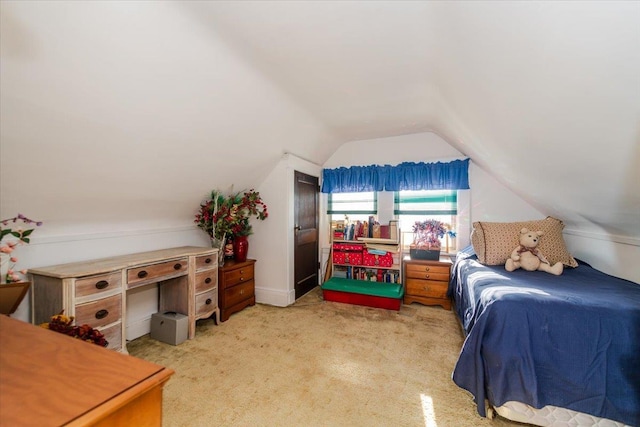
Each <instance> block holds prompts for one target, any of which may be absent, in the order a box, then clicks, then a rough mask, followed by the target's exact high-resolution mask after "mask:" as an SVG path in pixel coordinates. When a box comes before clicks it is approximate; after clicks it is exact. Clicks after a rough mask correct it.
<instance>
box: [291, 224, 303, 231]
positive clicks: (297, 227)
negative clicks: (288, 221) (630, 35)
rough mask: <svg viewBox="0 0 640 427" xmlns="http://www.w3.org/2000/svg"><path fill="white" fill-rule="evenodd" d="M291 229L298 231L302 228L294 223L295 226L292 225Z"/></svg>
mask: <svg viewBox="0 0 640 427" xmlns="http://www.w3.org/2000/svg"><path fill="white" fill-rule="evenodd" d="M293 229H294V230H295V231H300V230H302V227H300V226H299V225H296V226H295V227H293Z"/></svg>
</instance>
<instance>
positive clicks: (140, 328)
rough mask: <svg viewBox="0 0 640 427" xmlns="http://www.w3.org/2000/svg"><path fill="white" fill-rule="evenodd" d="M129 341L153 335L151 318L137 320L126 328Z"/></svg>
mask: <svg viewBox="0 0 640 427" xmlns="http://www.w3.org/2000/svg"><path fill="white" fill-rule="evenodd" d="M125 329H126V335H127V341H131V340H135V339H136V338H140V337H141V336H143V335H147V334H149V333H151V316H149V317H145V318H143V319H139V320H136V321H135V322H132V323H130V324H128V325H127V326H126V328H125Z"/></svg>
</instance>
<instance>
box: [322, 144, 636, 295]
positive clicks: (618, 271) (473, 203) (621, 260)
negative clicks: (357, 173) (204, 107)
mask: <svg viewBox="0 0 640 427" xmlns="http://www.w3.org/2000/svg"><path fill="white" fill-rule="evenodd" d="M464 157H465V156H464V154H463V153H460V152H459V151H458V150H456V149H455V148H453V147H452V146H451V145H449V144H448V143H447V142H446V141H445V140H444V139H443V138H441V137H440V136H438V135H437V134H435V133H431V132H426V133H420V134H413V135H404V136H398V137H392V138H379V139H370V140H363V141H353V142H349V143H346V144H344V145H343V146H341V147H340V148H339V149H338V150H336V152H335V153H334V154H333V155H332V156H331V157H330V158H329V160H327V162H326V163H325V164H324V167H325V168H336V167H340V166H345V167H349V166H354V165H359V166H363V165H371V164H392V165H393V164H398V163H401V162H405V161H413V162H421V161H422V162H434V161H446V160H450V159H454V158H464ZM492 172H493V171H486V170H484V169H482V168H481V167H479V166H478V165H477V164H475V163H474V162H473V161H472V162H471V163H470V167H469V184H470V187H471V198H470V206H469V207H468V208H462V207H461V211H460V214H461V215H463V216H468V217H469V222H471V223H473V222H474V221H505V222H508V221H524V220H530V219H542V218H545V217H546V216H547V215H548V214H546V213H544V212H541V211H539V210H538V209H536V208H534V207H533V206H532V205H530V204H529V203H528V202H527V201H525V200H523V199H522V198H521V197H519V196H518V195H516V194H515V193H514V192H513V191H511V190H510V189H508V188H507V187H506V186H505V185H503V184H502V183H501V182H499V181H498V180H497V179H496V178H495V177H494V176H493V175H492ZM322 200H323V204H324V206H323V210H324V211H326V200H327V198H326V195H323V199H322ZM558 209H561V207H558ZM322 216H324V217H326V215H322ZM559 219H563V218H559ZM469 232H470V230H469ZM321 238H322V243H321V245H322V248H323V254H324V257H323V262H324V261H325V260H326V257H327V253H328V246H329V238H328V235H327V233H321ZM464 238H465V236H464V231H463V230H461V231H460V232H459V245H460V247H462V246H464ZM564 238H565V242H566V244H567V248H568V249H569V251H570V252H571V253H572V254H573V256H574V257H577V258H580V259H582V260H583V261H586V262H588V263H590V264H591V265H593V266H594V267H596V268H598V269H600V270H602V271H604V272H606V273H608V274H611V275H614V276H618V277H622V278H625V279H627V280H631V281H634V282H638V283H640V269H639V268H638V267H637V260H638V259H640V241H638V239H634V238H630V237H622V236H609V235H607V233H605V232H603V233H587V232H584V231H581V230H576V229H568V228H566V229H565V232H564ZM323 265H324V264H323Z"/></svg>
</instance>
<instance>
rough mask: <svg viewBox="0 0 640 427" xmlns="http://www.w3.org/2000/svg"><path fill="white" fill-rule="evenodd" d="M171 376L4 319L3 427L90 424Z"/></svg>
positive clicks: (0, 355) (0, 323) (0, 320)
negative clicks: (89, 422) (91, 421)
mask: <svg viewBox="0 0 640 427" xmlns="http://www.w3.org/2000/svg"><path fill="white" fill-rule="evenodd" d="M172 374H173V371H172V370H171V369H167V368H164V367H162V366H160V365H156V364H153V363H150V362H147V361H144V360H141V359H138V358H135V357H132V356H128V355H125V354H122V353H118V352H115V351H112V350H107V349H105V348H101V347H99V346H97V345H95V344H91V343H87V342H83V341H80V340H78V339H75V338H71V337H68V336H66V335H63V334H60V333H57V332H53V331H49V330H47V329H44V328H41V327H39V326H35V325H32V324H30V323H25V322H22V321H19V320H16V319H12V318H10V317H7V316H4V315H0V408H2V409H1V410H0V426H20V425H38V426H54V425H55V426H59V425H63V424H66V423H71V424H72V425H73V424H74V423H78V424H79V425H81V424H85V425H86V423H87V421H88V420H91V419H96V418H99V417H101V416H103V415H104V413H108V412H109V411H113V410H114V408H118V407H120V406H123V405H124V404H126V403H127V402H128V401H129V400H131V399H132V398H135V397H136V396H138V395H140V394H141V393H143V392H145V391H146V390H148V389H150V388H152V387H154V386H157V385H158V383H163V382H165V381H167V380H168V379H169V377H170V376H171V375H172Z"/></svg>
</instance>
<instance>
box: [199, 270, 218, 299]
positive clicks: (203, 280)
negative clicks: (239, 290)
mask: <svg viewBox="0 0 640 427" xmlns="http://www.w3.org/2000/svg"><path fill="white" fill-rule="evenodd" d="M217 285H218V269H217V268H214V269H212V270H205V271H201V272H199V273H196V294H199V293H200V292H204V291H206V290H207V289H211V288H212V287H214V286H217Z"/></svg>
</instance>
